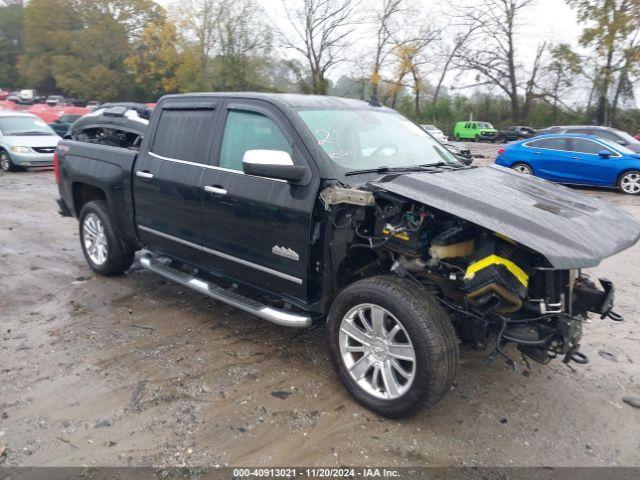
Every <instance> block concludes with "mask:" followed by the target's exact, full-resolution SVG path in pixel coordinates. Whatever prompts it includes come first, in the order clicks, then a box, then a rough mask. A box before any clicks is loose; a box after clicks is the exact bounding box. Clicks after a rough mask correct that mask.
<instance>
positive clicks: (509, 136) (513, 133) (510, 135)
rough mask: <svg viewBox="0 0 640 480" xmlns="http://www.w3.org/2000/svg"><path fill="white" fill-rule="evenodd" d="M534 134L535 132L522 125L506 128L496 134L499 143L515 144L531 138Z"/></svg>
mask: <svg viewBox="0 0 640 480" xmlns="http://www.w3.org/2000/svg"><path fill="white" fill-rule="evenodd" d="M535 134H536V130H535V129H533V128H531V127H525V126H522V125H517V126H511V127H507V128H505V129H504V130H501V131H500V132H499V133H498V138H497V140H498V141H499V142H515V141H517V140H522V139H523V138H531V137H533V136H534V135H535Z"/></svg>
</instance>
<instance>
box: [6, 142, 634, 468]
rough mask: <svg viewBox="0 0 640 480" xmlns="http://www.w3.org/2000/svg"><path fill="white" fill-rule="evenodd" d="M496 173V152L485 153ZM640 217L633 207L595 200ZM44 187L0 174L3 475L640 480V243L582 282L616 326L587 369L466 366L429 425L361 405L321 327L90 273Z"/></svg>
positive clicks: (602, 338)
mask: <svg viewBox="0 0 640 480" xmlns="http://www.w3.org/2000/svg"><path fill="white" fill-rule="evenodd" d="M473 147H474V150H475V151H477V152H481V153H483V154H484V155H486V156H487V157H486V158H485V159H479V160H478V161H477V163H478V164H483V163H490V161H491V160H492V155H494V154H495V151H496V150H497V146H494V145H480V146H478V145H474V146H473ZM585 192H586V193H587V194H589V195H597V196H601V197H604V198H606V199H607V200H609V201H611V202H614V203H616V204H618V205H620V206H621V207H622V208H625V209H626V210H628V211H630V212H631V213H633V214H634V215H635V216H637V217H639V218H640V198H630V197H625V196H623V195H621V194H617V193H615V192H609V191H603V190H585ZM56 194H57V188H56V186H55V183H54V180H53V173H52V172H51V171H40V172H22V173H13V174H0V328H1V331H0V451H1V450H2V449H3V448H4V452H3V453H2V454H1V455H0V463H3V464H4V466H10V465H21V466H44V465H46V466H71V465H73V466H80V465H88V466H97V465H103V466H107V465H117V466H127V465H135V466H150V465H153V466H183V465H188V466H214V465H230V466H246V465H254V466H288V465H297V466H305V465H308V466H314V465H324V466H332V465H354V466H363V465H377V466H381V465H387V466H434V465H438V466H449V465H465V466H476V465H488V466H501V465H505V466H514V465H518V466H537V465H554V466H601V465H628V466H638V465H640V409H638V408H634V407H633V406H631V405H629V404H627V403H625V402H624V401H623V399H624V398H625V397H636V398H640V356H639V355H638V353H639V352H640V307H639V306H638V302H639V300H640V298H639V297H640V296H639V295H638V293H639V292H640V245H636V246H635V247H634V248H632V249H631V250H628V251H626V252H624V253H622V254H619V255H617V256H616V257H613V258H610V259H608V260H606V261H605V262H603V263H602V264H601V265H600V266H599V267H598V268H596V269H594V270H592V271H590V272H589V273H591V274H593V275H594V276H605V277H610V278H611V279H613V280H615V282H616V286H617V308H616V310H618V311H619V312H620V313H621V314H623V315H624V316H625V321H624V322H621V323H616V322H612V321H610V320H600V319H598V318H594V319H592V321H591V322H590V323H588V324H587V325H586V333H585V339H584V341H583V347H582V351H583V352H584V353H585V354H586V355H588V357H589V359H590V363H589V364H588V365H584V366H581V365H574V366H573V368H572V367H570V366H566V365H564V364H563V363H562V362H561V361H559V360H556V361H554V362H552V364H550V365H548V366H546V367H545V366H540V365H537V364H533V365H532V369H531V372H530V374H529V375H525V374H524V373H523V370H519V371H518V372H515V373H514V372H512V371H511V370H510V368H509V367H508V366H507V365H506V364H505V363H504V362H503V361H500V360H498V361H495V362H494V363H491V364H486V363H484V362H483V354H477V353H473V354H470V353H466V354H463V356H462V358H461V360H460V362H461V368H460V370H459V376H458V379H457V383H456V385H455V387H454V388H453V389H452V390H451V392H450V393H449V395H448V396H447V397H446V398H445V399H444V401H442V402H441V403H440V404H439V405H438V406H436V407H435V408H434V409H432V410H431V411H424V412H422V413H419V414H418V415H417V416H415V417H413V418H411V419H409V420H405V421H391V420H385V419H382V418H380V417H377V416H376V415H374V414H372V413H370V412H369V411H367V410H364V409H363V408H361V407H359V406H358V405H357V404H355V403H354V402H353V401H352V400H351V399H350V398H349V396H348V395H347V394H346V393H345V391H344V390H343V389H342V387H341V386H340V385H339V383H338V380H337V378H336V376H335V375H334V373H333V370H332V368H331V366H330V363H329V359H328V356H327V350H326V348H325V345H324V344H325V339H324V332H323V330H322V328H315V329H311V330H306V331H298V330H288V329H286V328H282V327H278V326H274V325H271V324H268V323H266V322H263V321H261V320H259V319H256V318H253V317H251V316H249V315H247V314H244V313H242V312H239V311H238V310H235V309H234V308H231V307H228V306H226V305H223V304H220V303H217V302H215V301H213V300H211V299H209V298H206V297H204V296H201V295H198V294H196V293H193V292H191V291H189V290H187V289H185V288H182V287H180V286H176V285H174V284H170V283H167V282H165V281H164V280H162V279H161V278H159V277H157V276H154V275H152V274H151V273H148V272H146V271H143V270H141V269H140V268H139V267H138V266H136V265H134V267H133V268H132V269H131V270H130V271H129V272H127V274H126V275H124V276H120V277H114V278H102V277H98V276H96V275H94V274H93V273H92V272H91V270H90V269H89V267H88V266H87V264H86V263H85V261H84V258H83V256H82V253H81V251H80V247H79V242H78V233H77V223H76V220H74V219H68V218H62V217H59V216H58V215H57V213H56V206H55V203H54V199H55V197H56Z"/></svg>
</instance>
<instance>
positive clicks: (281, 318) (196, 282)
mask: <svg viewBox="0 0 640 480" xmlns="http://www.w3.org/2000/svg"><path fill="white" fill-rule="evenodd" d="M140 265H141V266H142V267H143V268H145V269H147V270H149V271H151V272H153V273H157V274H158V275H162V276H163V277H165V278H167V279H168V280H171V281H173V282H176V283H179V284H180V285H183V286H185V287H188V288H191V289H193V290H195V291H196V292H199V293H203V294H205V295H207V296H209V297H211V298H213V299H215V300H219V301H221V302H224V303H227V304H229V305H231V306H233V307H236V308H238V309H240V310H243V311H245V312H248V313H251V314H253V315H255V316H257V317H260V318H262V319H264V320H268V321H270V322H273V323H275V324H277V325H282V326H284V327H297V328H302V327H309V326H311V317H310V316H308V315H298V314H294V313H289V312H285V311H282V310H278V309H277V308H273V307H267V306H266V305H263V304H262V303H259V302H256V301H255V300H251V299H249V298H246V297H244V296H242V295H240V294H238V293H236V292H233V291H230V290H227V289H224V288H222V287H219V286H218V285H215V284H214V283H211V282H207V281H206V280H202V279H199V278H197V277H194V276H192V275H187V274H186V273H183V272H181V271H180V270H176V269H175V268H172V267H169V266H168V265H164V264H162V263H160V262H158V261H156V260H154V259H153V258H152V257H151V256H149V255H145V256H143V257H142V258H140Z"/></svg>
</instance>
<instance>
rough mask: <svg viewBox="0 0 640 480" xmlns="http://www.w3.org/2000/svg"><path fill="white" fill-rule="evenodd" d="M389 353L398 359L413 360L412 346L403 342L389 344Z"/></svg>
mask: <svg viewBox="0 0 640 480" xmlns="http://www.w3.org/2000/svg"><path fill="white" fill-rule="evenodd" d="M389 355H391V356H392V357H394V358H398V359H400V360H409V361H412V362H413V361H415V353H414V351H413V347H412V346H411V345H409V344H404V343H392V344H390V345H389Z"/></svg>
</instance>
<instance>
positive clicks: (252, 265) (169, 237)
mask: <svg viewBox="0 0 640 480" xmlns="http://www.w3.org/2000/svg"><path fill="white" fill-rule="evenodd" d="M138 228H139V229H140V230H143V231H145V232H148V233H150V234H152V235H157V236H158V237H162V238H166V239H167V240H171V241H173V242H177V243H181V244H183V245H186V246H187V247H191V248H195V249H196V250H200V251H202V252H206V253H209V254H211V255H215V256H217V257H220V258H224V259H225V260H229V261H231V262H236V263H239V264H240V265H244V266H245V267H250V268H254V269H256V270H260V271H261V272H265V273H269V274H271V275H275V276H276V277H280V278H284V279H285V280H289V281H290V282H293V283H295V284H297V285H302V279H300V278H297V277H293V276H291V275H288V274H286V273H282V272H278V271H277V270H273V269H271V268H268V267H263V266H262V265H257V264H255V263H252V262H248V261H246V260H243V259H241V258H237V257H234V256H232V255H228V254H226V253H222V252H219V251H217V250H213V249H211V248H207V247H203V246H202V245H198V244H197V243H193V242H190V241H188V240H183V239H182V238H178V237H174V236H173V235H169V234H167V233H162V232H159V231H157V230H154V229H153V228H149V227H145V226H144V225H138Z"/></svg>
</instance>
